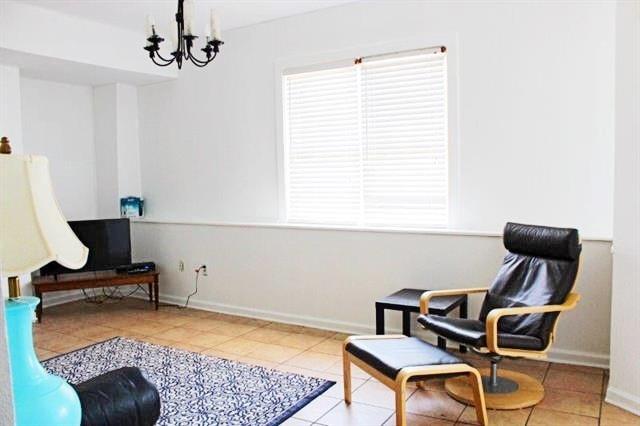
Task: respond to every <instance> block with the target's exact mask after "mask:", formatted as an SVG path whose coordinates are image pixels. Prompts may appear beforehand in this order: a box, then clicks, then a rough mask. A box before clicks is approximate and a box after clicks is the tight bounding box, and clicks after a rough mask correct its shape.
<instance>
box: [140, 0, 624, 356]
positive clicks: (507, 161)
mask: <svg viewBox="0 0 640 426" xmlns="http://www.w3.org/2000/svg"><path fill="white" fill-rule="evenodd" d="M614 12H615V7H614V5H612V4H610V3H607V2H602V3H597V2H589V3H587V2H585V3H552V2H545V3H542V2H541V3H494V2H477V3H471V2H464V3H458V2H455V3H454V2H399V1H398V2H367V3H365V2H361V3H354V4H349V5H346V6H342V7H336V8H331V9H327V10H323V11H319V12H315V13H309V14H305V15H301V16H295V17H291V18H286V19H281V20H277V21H274V22H269V23H265V24H261V25H257V26H252V27H247V28H244V29H238V30H235V31H230V32H228V33H227V35H226V36H225V37H226V41H227V43H226V44H225V46H224V50H223V52H222V53H221V55H220V57H219V59H216V61H215V63H213V64H212V65H210V66H209V67H207V68H206V69H204V70H201V69H194V68H193V67H189V66H186V67H185V68H184V69H183V70H182V71H181V75H180V78H179V79H178V80H177V81H175V82H169V83H161V84H155V85H150V86H145V87H142V88H140V91H139V109H140V135H141V141H140V144H141V148H140V149H141V164H142V188H143V190H144V194H145V198H146V205H147V213H148V216H149V217H150V218H151V219H157V220H158V221H159V222H163V221H165V222H166V221H179V222H194V221H197V222H267V223H274V222H277V221H278V220H279V207H280V206H279V205H278V199H279V194H280V188H279V183H278V176H279V169H278V163H279V154H278V152H279V144H280V143H281V141H280V138H279V136H278V132H277V123H278V119H279V114H280V111H279V108H278V102H277V99H278V90H277V87H278V85H277V84H276V82H277V73H276V70H277V69H279V68H280V67H281V66H282V64H284V63H286V64H289V65H290V64H294V63H296V62H299V63H300V64H306V63H309V62H313V61H318V60H322V61H330V60H331V59H341V58H345V57H352V56H355V55H356V54H357V53H359V52H362V54H371V53H375V52H385V51H390V50H394V49H396V48H397V47H398V46H405V48H406V47H419V46H422V47H424V46H433V45H440V44H445V45H447V47H448V51H449V54H450V59H451V60H450V65H451V68H452V70H451V85H452V87H454V88H455V91H453V93H452V97H451V99H450V109H451V112H450V114H451V115H452V117H453V118H454V119H452V120H451V121H452V123H456V124H455V126H454V128H452V129H451V134H452V139H453V140H452V149H451V152H452V157H453V163H454V164H455V165H457V171H456V172H455V173H454V176H453V177H454V179H453V181H454V185H453V187H452V195H453V197H454V200H455V205H454V206H453V209H454V215H453V216H454V217H453V219H454V223H453V226H454V227H456V228H461V229H470V230H472V231H489V232H490V233H499V232H500V231H501V229H502V226H503V225H504V222H505V221H507V220H514V221H523V222H532V223H541V224H549V225H567V226H574V227H577V228H579V230H580V232H581V235H582V236H583V237H585V236H586V237H593V236H602V237H605V239H607V238H610V237H611V233H612V225H611V224H612V191H613V137H614V134H613V122H614V120H613V102H614V96H613V89H614V81H613V78H614V68H613V64H614V18H615V13H614ZM567 22H571V26H570V27H568V26H567ZM337 49H339V51H338V50H337ZM609 248H610V244H609V243H607V242H606V241H605V242H593V241H587V242H586V244H585V259H586V261H585V262H584V264H585V269H586V272H585V273H584V274H583V278H582V279H581V281H580V283H579V285H578V289H579V291H580V292H581V293H582V294H583V296H584V298H583V300H582V301H581V303H580V307H579V308H578V310H577V311H575V312H571V313H569V314H567V315H566V318H563V320H562V321H561V323H560V340H559V341H558V343H557V344H556V345H555V346H554V351H555V352H554V357H556V359H565V360H568V361H571V362H581V363H590V364H597V365H606V364H607V361H608V360H607V357H608V347H609V330H608V329H609V327H608V321H609V298H610V285H611V277H610V274H611V264H610V261H611V257H610V253H609ZM134 254H135V256H136V257H137V258H138V259H143V258H148V259H152V260H156V262H158V263H159V265H160V267H161V270H162V271H163V278H162V280H161V292H164V294H165V295H167V296H180V297H184V296H185V295H186V294H188V293H189V292H190V291H191V289H192V286H193V282H192V280H193V277H192V276H190V275H189V274H182V275H180V274H177V273H175V272H174V269H175V265H177V262H178V260H180V259H182V260H185V261H186V263H187V265H189V266H190V265H193V264H196V263H207V265H208V266H209V267H210V269H211V270H212V271H213V275H212V277H211V278H209V280H208V281H205V282H204V283H203V286H202V288H201V290H200V293H199V295H198V298H197V301H199V302H200V303H201V306H204V307H210V308H216V309H227V310H230V311H233V312H239V313H245V314H246V313H254V314H256V311H255V310H257V314H260V315H264V316H269V317H277V318H279V319H283V320H290V321H294V322H306V323H312V324H316V325H323V326H327V327H333V328H342V329H345V330H349V331H364V330H371V329H372V327H373V305H372V304H373V300H375V298H377V297H380V296H382V295H384V294H386V293H389V292H391V291H393V290H395V289H397V288H399V287H402V286H429V287H434V288H446V287H450V286H455V287H461V286H466V285H469V284H471V285H476V284H480V285H482V284H488V283H489V282H490V279H491V278H492V277H493V276H494V275H495V272H496V270H497V268H498V265H499V261H500V259H501V257H502V255H503V248H502V246H501V243H500V238H499V237H498V236H496V235H493V236H490V237H463V236H460V235H440V236H436V235H428V234H393V233H375V232H369V233H367V232H364V233H362V232H348V231H327V230H298V229H287V228H281V227H280V228H279V227H264V226H258V227H256V226H237V227H227V226H204V225H203V226H199V225H176V224H171V223H154V224H149V223H136V224H135V225H134ZM460 259H464V261H461V260H460ZM463 262H464V263H463ZM174 300H175V299H174ZM594 318H597V319H598V320H597V321H595V320H594ZM585 323H589V324H590V327H589V328H588V329H587V328H585V327H584V324H585ZM594 324H597V325H594ZM587 332H588V333H589V334H588V335H587V334H585V333H587Z"/></svg>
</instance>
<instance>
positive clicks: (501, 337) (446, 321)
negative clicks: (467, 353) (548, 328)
mask: <svg viewBox="0 0 640 426" xmlns="http://www.w3.org/2000/svg"><path fill="white" fill-rule="evenodd" d="M418 323H420V324H421V325H423V326H424V327H425V328H427V329H429V330H431V331H433V332H434V333H436V334H438V335H440V336H442V337H445V338H447V339H450V340H453V341H456V342H458V343H463V344H465V345H469V346H473V347H476V348H484V347H486V346H487V333H486V325H485V323H484V322H483V321H480V320H474V319H463V318H449V317H441V316H438V315H420V316H419V317H418ZM498 346H500V347H501V348H518V349H531V350H542V349H544V342H543V341H542V340H541V339H540V338H539V337H536V336H528V335H526V334H511V333H502V332H498Z"/></svg>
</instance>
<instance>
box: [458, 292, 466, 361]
mask: <svg viewBox="0 0 640 426" xmlns="http://www.w3.org/2000/svg"><path fill="white" fill-rule="evenodd" d="M467 309H468V297H467V296H466V295H465V296H464V302H462V303H461V304H460V318H464V319H466V318H467V315H468V311H467ZM460 353H463V354H466V353H467V347H466V346H465V345H460Z"/></svg>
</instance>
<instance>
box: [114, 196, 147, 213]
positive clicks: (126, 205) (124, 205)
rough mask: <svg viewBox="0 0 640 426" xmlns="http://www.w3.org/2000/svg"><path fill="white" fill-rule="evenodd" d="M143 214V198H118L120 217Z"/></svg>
mask: <svg viewBox="0 0 640 426" xmlns="http://www.w3.org/2000/svg"><path fill="white" fill-rule="evenodd" d="M142 216H144V198H140V197H124V198H120V217H142Z"/></svg>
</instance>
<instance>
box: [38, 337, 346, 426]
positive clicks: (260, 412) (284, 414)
mask: <svg viewBox="0 0 640 426" xmlns="http://www.w3.org/2000/svg"><path fill="white" fill-rule="evenodd" d="M43 365H44V367H45V368H46V369H47V370H48V371H49V372H51V373H53V374H56V375H58V376H60V377H63V378H65V379H66V380H67V381H69V382H70V383H74V384H76V383H80V382H83V381H85V380H88V379H90V378H92V377H95V376H97V375H99V374H102V373H106V372H107V371H110V370H113V369H116V368H120V367H125V366H135V367H138V368H140V370H141V371H142V373H143V374H144V376H145V377H146V378H147V379H148V380H149V381H150V382H152V383H153V384H155V385H156V387H157V388H158V391H159V392H160V399H161V401H162V409H161V414H160V420H159V421H158V425H277V424H280V423H282V422H283V421H284V420H286V419H287V418H289V417H291V416H292V415H293V414H294V413H295V412H297V411H298V410H300V409H301V408H302V407H304V406H305V405H307V404H308V403H309V402H311V401H312V400H313V399H315V398H316V397H317V396H318V395H320V394H321V393H323V392H324V391H326V390H327V389H328V388H330V387H331V386H333V385H334V384H335V382H331V381H328V380H324V379H318V378H313V377H307V376H302V375H299V374H294V373H287V372H283V371H277V370H271V369H268V368H264V367H260V366H255V365H249V364H244V363H240V362H236V361H231V360H226V359H222V358H214V357H211V356H207V355H202V354H198V353H194V352H188V351H184V350H180V349H175V348H169V347H165V346H158V345H154V344H151V343H146V342H139V341H137V340H131V339H125V338H123V337H116V338H113V339H111V340H107V341H105V342H101V343H97V344H95V345H92V346H88V347H86V348H83V349H79V350H77V351H74V352H70V353H67V354H63V355H59V356H57V357H54V358H51V359H49V360H47V361H45V362H43Z"/></svg>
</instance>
